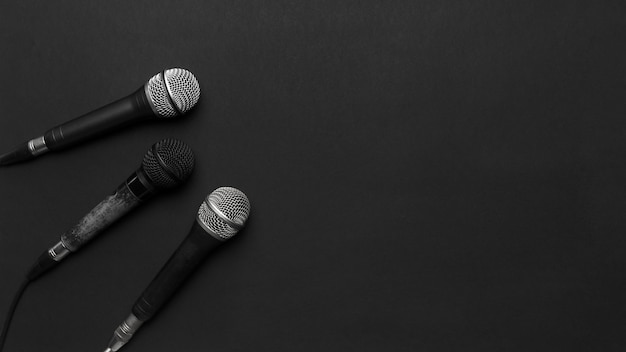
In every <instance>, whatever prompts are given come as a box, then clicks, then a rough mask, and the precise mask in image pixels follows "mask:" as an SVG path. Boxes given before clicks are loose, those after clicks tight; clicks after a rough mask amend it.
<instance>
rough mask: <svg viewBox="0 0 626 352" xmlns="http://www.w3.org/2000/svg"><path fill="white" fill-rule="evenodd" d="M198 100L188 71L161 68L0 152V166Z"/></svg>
mask: <svg viewBox="0 0 626 352" xmlns="http://www.w3.org/2000/svg"><path fill="white" fill-rule="evenodd" d="M198 99H200V85H199V84H198V80H197V79H196V77H195V76H194V75H193V74H192V73H191V72H189V71H187V70H185V69H182V68H172V69H168V70H164V71H163V72H159V73H157V74H156V75H154V76H152V78H150V79H149V80H148V81H147V82H146V83H145V84H144V85H143V86H142V87H140V88H139V89H137V91H135V92H134V93H132V94H130V95H129V96H127V97H125V98H122V99H119V100H117V101H115V102H113V103H111V104H109V105H106V106H103V107H101V108H99V109H97V110H94V111H92V112H89V113H87V114H85V115H82V116H80V117H77V118H75V119H73V120H71V121H68V122H66V123H63V124H61V125H59V126H56V127H53V128H52V129H50V130H48V131H47V132H46V133H44V135H43V136H40V137H37V138H34V139H31V140H30V141H28V142H25V143H22V144H20V145H19V146H17V147H16V148H14V149H13V150H12V151H10V152H8V153H5V154H3V155H0V165H9V164H13V163H17V162H22V161H26V160H30V159H33V158H35V157H36V156H38V155H41V154H44V153H46V152H48V151H58V150H61V149H64V148H68V147H70V146H73V145H75V144H78V143H80V142H83V141H85V140H88V139H91V138H93V137H95V136H98V135H101V134H104V133H105V132H109V131H112V130H114V129H116V128H118V127H121V126H124V125H127V124H130V123H132V122H138V121H142V120H147V119H149V118H156V119H171V118H176V117H179V116H181V115H184V114H185V113H186V112H187V111H189V110H191V108H193V107H194V106H195V105H196V103H197V102H198Z"/></svg>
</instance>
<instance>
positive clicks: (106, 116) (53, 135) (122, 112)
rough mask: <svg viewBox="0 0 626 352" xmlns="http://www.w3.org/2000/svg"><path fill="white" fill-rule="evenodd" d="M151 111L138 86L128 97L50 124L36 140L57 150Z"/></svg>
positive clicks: (145, 117)
mask: <svg viewBox="0 0 626 352" xmlns="http://www.w3.org/2000/svg"><path fill="white" fill-rule="evenodd" d="M153 115H154V108H153V107H151V105H150V101H149V100H148V98H147V96H146V92H145V87H141V88H139V89H138V90H137V91H135V92H134V93H133V94H131V95H129V96H127V97H124V98H122V99H119V100H117V101H115V102H113V103H111V104H108V105H105V106H103V107H101V108H99V109H97V110H94V111H92V112H89V113H87V114H85V115H82V116H80V117H77V118H75V119H73V120H70V121H68V122H65V123H63V124H61V125H59V126H56V127H53V128H51V129H49V130H48V131H46V133H45V134H44V135H43V136H42V137H39V138H36V139H35V140H37V139H41V138H43V141H44V143H43V146H45V148H47V149H48V150H51V151H57V150H61V149H63V148H67V147H69V146H72V145H75V144H78V143H81V142H84V141H86V140H88V139H91V138H93V137H97V136H99V135H102V134H104V133H107V132H110V131H112V130H115V129H117V128H120V127H122V126H125V125H129V124H131V123H134V122H138V121H141V120H145V119H148V118H150V117H152V116H153ZM33 143H35V142H33ZM43 146H42V148H43Z"/></svg>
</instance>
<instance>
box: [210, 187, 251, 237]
mask: <svg viewBox="0 0 626 352" xmlns="http://www.w3.org/2000/svg"><path fill="white" fill-rule="evenodd" d="M209 202H210V203H211V204H212V205H213V207H215V208H217V209H218V210H219V211H220V212H221V215H220V214H217V213H216V212H214V211H213V210H212V209H211V206H210V205H209ZM249 215H250V201H249V200H248V197H246V195H245V194H244V193H243V192H242V191H240V190H238V189H236V188H233V187H220V188H218V189H216V190H215V191H213V192H212V193H211V194H209V195H208V196H207V199H205V201H204V202H202V205H200V209H198V219H199V220H200V221H201V222H202V224H204V226H206V227H207V228H208V229H209V230H210V231H211V232H213V233H214V234H215V235H217V236H219V237H220V238H221V239H223V240H227V239H229V238H231V237H232V236H234V235H235V234H237V231H238V230H239V229H238V228H235V227H233V226H231V225H229V223H228V221H230V222H233V223H235V224H237V225H238V226H239V227H243V226H244V225H245V222H246V220H247V219H248V216H249ZM221 216H225V217H226V218H227V219H228V221H225V220H224V219H223V218H222V217H221Z"/></svg>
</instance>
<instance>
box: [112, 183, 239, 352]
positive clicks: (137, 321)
mask: <svg viewBox="0 0 626 352" xmlns="http://www.w3.org/2000/svg"><path fill="white" fill-rule="evenodd" d="M249 214H250V202H249V201H248V197H246V195H245V194H244V193H243V192H241V191H240V190H238V189H236V188H232V187H220V188H218V189H216V190H215V191H213V193H211V194H209V195H208V196H207V198H206V199H205V200H204V202H203V203H202V205H200V209H199V210H198V215H197V216H196V221H195V222H194V224H193V226H192V227H191V230H190V231H189V235H187V237H186V238H185V240H184V241H183V242H182V243H181V244H180V245H179V246H178V249H176V251H175V252H174V254H172V256H171V257H170V259H169V260H168V261H167V263H166V264H165V265H164V266H163V267H162V268H161V270H160V271H159V273H158V274H157V275H156V277H155V278H154V279H153V280H152V282H151V283H150V285H148V287H147V288H146V290H145V291H144V292H143V294H142V295H141V297H139V299H138V300H137V302H135V305H134V306H133V308H132V310H131V314H130V315H129V316H128V318H126V320H124V322H122V324H120V326H118V327H117V329H115V332H114V333H113V338H111V341H110V342H109V346H108V347H107V349H106V350H105V351H104V352H114V351H117V350H119V349H120V348H121V347H122V346H123V345H125V344H126V343H127V342H128V341H129V340H130V339H131V338H132V337H133V334H134V333H135V332H137V330H138V329H139V328H140V327H141V325H142V324H143V323H145V322H146V321H148V320H149V319H151V318H152V317H154V315H155V314H156V313H157V311H158V310H159V309H160V308H161V307H162V306H163V305H164V304H165V303H166V302H167V301H168V300H169V299H170V298H171V297H172V295H173V294H174V293H175V292H176V290H177V289H178V287H179V286H181V285H182V283H183V282H184V281H185V279H187V278H188V277H189V276H190V275H191V273H192V272H193V271H194V269H196V268H197V266H198V265H199V264H200V263H201V262H202V261H203V259H204V258H205V257H206V255H207V254H208V253H209V252H211V251H212V250H214V249H215V248H217V247H218V246H219V245H220V244H222V243H223V242H224V241H226V240H228V239H229V238H231V237H233V236H234V235H235V234H237V231H239V230H240V229H241V228H243V226H244V225H245V222H246V220H247V219H248V215H249Z"/></svg>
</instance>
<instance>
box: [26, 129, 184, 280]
mask: <svg viewBox="0 0 626 352" xmlns="http://www.w3.org/2000/svg"><path fill="white" fill-rule="evenodd" d="M172 145H175V147H176V148H179V149H176V150H174V153H173V155H167V157H165V158H163V157H161V155H160V154H159V153H161V154H166V153H164V152H168V151H169V150H171V149H172ZM170 154H172V153H170ZM190 156H191V161H189V159H188V158H189V157H190ZM162 159H167V160H171V161H170V165H168V164H165V163H164V162H163V161H162ZM157 160H161V162H163V165H161V164H158V166H156V167H155V166H154V165H153V164H152V162H156V161H157ZM176 163H183V164H185V166H186V169H185V170H182V171H180V170H179V171H176V170H172V171H168V168H172V167H173V166H175V165H172V164H176ZM193 166H194V164H193V153H192V152H191V149H190V148H189V147H188V146H187V145H185V144H184V143H182V142H180V141H177V140H167V139H166V140H163V141H160V142H157V143H155V144H154V145H153V146H152V148H151V149H150V150H149V151H148V153H147V154H146V156H145V157H144V162H143V163H142V166H141V167H139V169H137V170H136V171H135V172H133V173H132V174H131V175H130V176H129V177H128V178H127V179H126V181H124V182H123V183H122V184H121V185H120V186H119V187H117V189H116V190H115V192H113V194H111V195H109V196H107V197H106V198H105V199H104V200H102V201H101V202H100V203H99V204H98V205H96V206H95V207H94V208H93V209H92V210H91V211H90V212H89V213H87V215H85V216H84V217H83V218H82V219H80V220H79V221H78V223H77V224H76V225H74V226H73V227H72V228H70V229H69V230H68V231H66V232H65V233H63V234H62V235H61V240H60V241H59V242H58V243H57V244H55V245H54V246H53V247H51V248H50V249H48V250H47V251H46V252H44V253H42V254H41V256H39V258H38V260H37V262H36V264H35V265H34V266H33V267H32V268H31V270H30V272H29V273H28V275H27V277H28V278H29V279H30V280H34V279H35V278H37V277H39V276H40V275H41V274H43V273H44V272H46V271H47V270H49V269H50V268H52V267H53V266H55V265H56V264H57V263H58V262H60V261H61V260H62V259H64V258H65V257H66V256H67V255H69V254H70V253H72V252H75V251H77V250H78V249H79V248H80V247H82V246H83V245H85V244H86V243H87V242H89V241H91V240H92V239H93V238H94V237H96V236H97V235H98V234H100V233H101V232H102V231H104V230H105V229H106V228H107V227H109V226H110V225H111V224H113V223H114V222H115V221H117V220H118V219H120V218H121V217H122V216H124V215H126V214H128V213H129V212H130V211H132V210H133V209H135V208H136V207H138V206H139V205H140V204H142V203H143V202H144V201H145V200H147V199H149V198H150V197H151V196H153V195H155V194H157V193H158V192H159V191H160V190H161V189H163V188H171V187H173V186H177V185H178V184H181V183H182V182H184V181H185V180H186V179H187V178H188V177H189V175H190V174H191V171H192V170H193ZM168 173H171V174H172V175H174V176H176V175H175V173H178V174H179V175H180V176H177V177H178V179H176V180H174V181H172V180H171V179H162V177H166V176H169V175H168ZM170 181H172V182H170Z"/></svg>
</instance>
